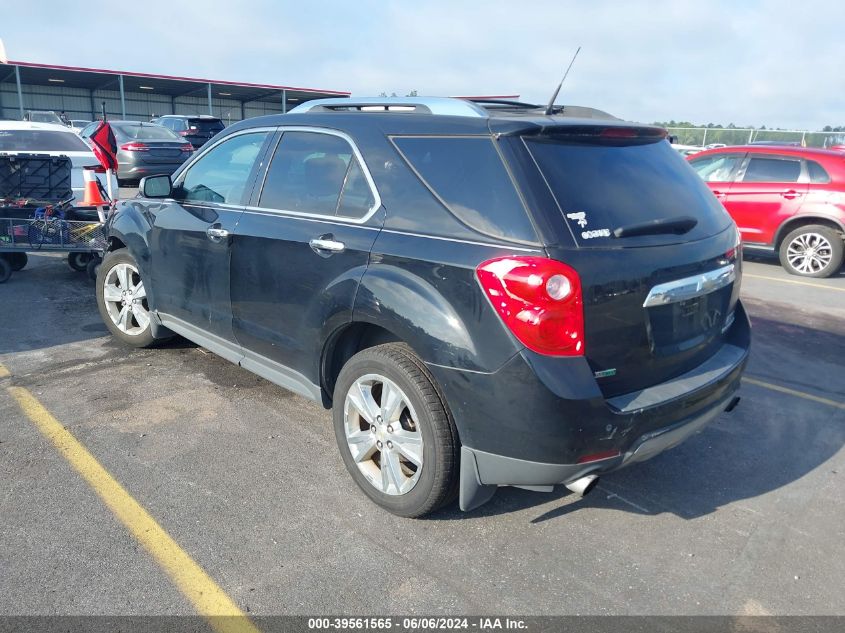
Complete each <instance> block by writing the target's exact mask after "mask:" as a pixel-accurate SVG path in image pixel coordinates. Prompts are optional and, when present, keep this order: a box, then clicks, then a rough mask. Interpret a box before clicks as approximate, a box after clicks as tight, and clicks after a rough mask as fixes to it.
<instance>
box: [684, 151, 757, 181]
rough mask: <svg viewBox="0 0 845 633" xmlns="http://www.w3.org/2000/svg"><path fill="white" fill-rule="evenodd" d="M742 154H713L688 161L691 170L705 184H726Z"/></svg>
mask: <svg viewBox="0 0 845 633" xmlns="http://www.w3.org/2000/svg"><path fill="white" fill-rule="evenodd" d="M743 156H744V154H713V155H710V156H704V157H702V158H698V159H696V160H693V161H690V165H692V168H693V169H694V170H695V171H696V172H697V173H698V175H699V176H701V179H702V180H704V181H705V182H728V181H729V180H730V179H731V173H732V172H733V170H734V167H736V164H737V163H738V162H739V160H740V159H741V158H742V157H743Z"/></svg>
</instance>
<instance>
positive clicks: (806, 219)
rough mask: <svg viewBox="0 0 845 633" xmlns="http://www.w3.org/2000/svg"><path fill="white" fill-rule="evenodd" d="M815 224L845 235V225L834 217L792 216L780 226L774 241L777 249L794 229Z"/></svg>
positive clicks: (777, 249)
mask: <svg viewBox="0 0 845 633" xmlns="http://www.w3.org/2000/svg"><path fill="white" fill-rule="evenodd" d="M813 224H818V225H821V226H827V227H829V228H831V229H833V230H834V231H836V232H837V233H840V234H843V235H845V226H843V225H842V224H841V223H840V222H839V221H838V220H834V219H833V218H830V217H826V216H823V215H799V216H796V217H793V218H790V219H789V220H787V221H786V222H784V223H783V224H781V225H780V227H778V230H777V233H776V234H775V241H774V247H775V251H779V250H780V247H781V244H783V240H784V239H785V238H786V236H787V235H789V234H790V233H791V232H792V231H794V230H795V229H798V228H801V227H802V226H810V225H813Z"/></svg>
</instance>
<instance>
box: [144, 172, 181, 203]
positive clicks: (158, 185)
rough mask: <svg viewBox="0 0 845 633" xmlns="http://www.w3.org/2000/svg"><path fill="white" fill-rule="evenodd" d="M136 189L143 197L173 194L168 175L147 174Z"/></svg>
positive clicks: (171, 183) (166, 196)
mask: <svg viewBox="0 0 845 633" xmlns="http://www.w3.org/2000/svg"><path fill="white" fill-rule="evenodd" d="M138 191H140V192H141V195H142V196H143V197H144V198H169V197H170V196H171V195H172V194H173V182H172V181H171V180H170V176H166V175H162V176H147V177H146V178H141V182H139V183H138Z"/></svg>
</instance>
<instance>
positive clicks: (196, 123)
mask: <svg viewBox="0 0 845 633" xmlns="http://www.w3.org/2000/svg"><path fill="white" fill-rule="evenodd" d="M188 127H189V128H190V129H191V130H194V129H196V130H197V131H198V132H202V133H203V134H207V133H208V132H212V133H213V134H217V132H219V131H220V130H222V129H223V128H224V127H226V126H225V125H223V122H222V121H218V120H216V119H189V120H188Z"/></svg>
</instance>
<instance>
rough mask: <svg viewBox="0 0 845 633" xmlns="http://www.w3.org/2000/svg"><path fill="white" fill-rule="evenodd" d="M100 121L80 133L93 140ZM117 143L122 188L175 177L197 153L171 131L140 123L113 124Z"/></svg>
mask: <svg viewBox="0 0 845 633" xmlns="http://www.w3.org/2000/svg"><path fill="white" fill-rule="evenodd" d="M99 123H100V122H99V121H94V122H93V123H91V124H90V125H88V126H87V127H86V128H84V129H83V130H82V132H80V136H81V137H82V138H83V139H86V140H88V139H90V137H91V135H92V134H93V133H94V132H95V131H96V129H97V126H98V125H99ZM109 123H110V124H111V127H112V130H113V131H114V137H115V140H116V141H117V178H118V181H119V182H120V183H121V185H125V184H131V183H135V182H138V180H140V179H141V178H143V177H144V176H151V175H156V174H172V173H173V172H174V171H176V170H177V169H178V168H179V167H180V166H181V165H182V163H184V162H185V160H186V159H187V158H188V157H189V156H190V155H191V154H193V152H194V148H193V146H192V145H191V144H190V143H186V142H185V140H184V139H182V138H180V137H178V136H176V135H175V134H174V133H173V132H171V131H170V130H168V129H167V128H163V127H161V126H160V125H155V124H153V123H142V122H140V121H109Z"/></svg>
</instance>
